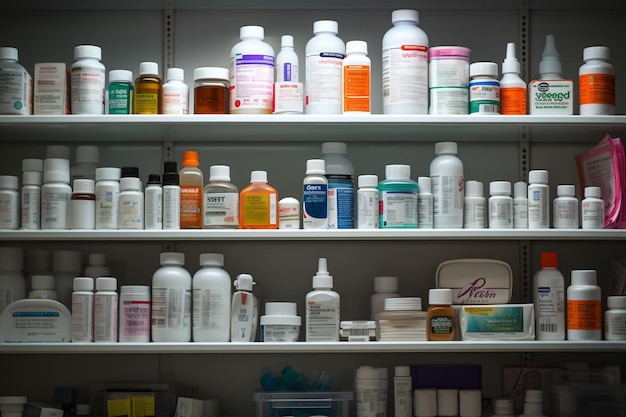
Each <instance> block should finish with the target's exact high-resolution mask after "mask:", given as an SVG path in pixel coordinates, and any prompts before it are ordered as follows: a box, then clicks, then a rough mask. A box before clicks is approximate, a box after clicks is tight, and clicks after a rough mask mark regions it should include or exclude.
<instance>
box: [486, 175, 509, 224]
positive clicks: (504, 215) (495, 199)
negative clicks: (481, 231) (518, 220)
mask: <svg viewBox="0 0 626 417" xmlns="http://www.w3.org/2000/svg"><path fill="white" fill-rule="evenodd" d="M489 194H490V195H491V197H489V228H490V229H512V228H513V199H512V198H511V183H510V182H509V181H492V182H490V183H489Z"/></svg>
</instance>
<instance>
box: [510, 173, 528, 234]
mask: <svg viewBox="0 0 626 417" xmlns="http://www.w3.org/2000/svg"><path fill="white" fill-rule="evenodd" d="M513 228H514V229H528V185H527V184H526V183H525V182H524V181H518V182H516V183H515V184H514V185H513Z"/></svg>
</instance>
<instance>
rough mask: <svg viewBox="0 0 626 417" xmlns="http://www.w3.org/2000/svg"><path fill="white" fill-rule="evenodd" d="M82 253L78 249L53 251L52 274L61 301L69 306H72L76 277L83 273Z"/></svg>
mask: <svg viewBox="0 0 626 417" xmlns="http://www.w3.org/2000/svg"><path fill="white" fill-rule="evenodd" d="M81 258H82V254H81V253H80V251H77V250H55V251H54V252H52V274H53V275H54V286H55V291H56V292H57V297H58V298H59V301H60V302H61V303H63V305H65V306H66V307H67V308H70V307H71V306H72V286H73V282H74V278H75V277H79V276H81V275H82V273H83V268H82V262H81Z"/></svg>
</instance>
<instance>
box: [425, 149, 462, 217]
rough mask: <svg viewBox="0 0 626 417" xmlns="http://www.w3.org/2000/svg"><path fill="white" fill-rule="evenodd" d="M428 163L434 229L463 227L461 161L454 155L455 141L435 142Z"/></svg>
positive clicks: (455, 153)
mask: <svg viewBox="0 0 626 417" xmlns="http://www.w3.org/2000/svg"><path fill="white" fill-rule="evenodd" d="M435 155H436V157H435V158H434V159H433V160H432V162H431V163H430V181H431V185H432V192H433V197H434V202H435V203H434V207H433V213H434V226H435V229H442V228H457V229H461V228H463V188H464V186H463V162H461V160H460V159H459V158H458V157H457V156H456V155H457V145H456V142H437V143H435Z"/></svg>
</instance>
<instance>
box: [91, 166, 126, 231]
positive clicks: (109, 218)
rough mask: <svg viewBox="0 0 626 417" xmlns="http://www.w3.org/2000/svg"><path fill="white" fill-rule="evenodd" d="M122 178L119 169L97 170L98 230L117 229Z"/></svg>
mask: <svg viewBox="0 0 626 417" xmlns="http://www.w3.org/2000/svg"><path fill="white" fill-rule="evenodd" d="M120 176H121V170H120V169H119V168H113V167H107V168H97V169H96V186H95V193H96V229H117V217H118V216H117V211H118V201H119V195H120Z"/></svg>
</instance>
